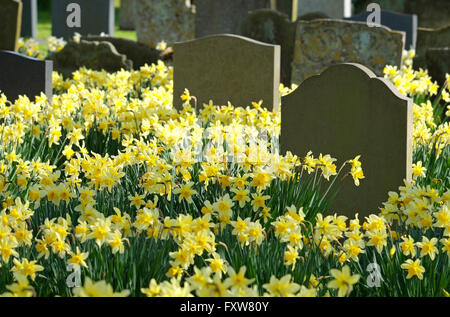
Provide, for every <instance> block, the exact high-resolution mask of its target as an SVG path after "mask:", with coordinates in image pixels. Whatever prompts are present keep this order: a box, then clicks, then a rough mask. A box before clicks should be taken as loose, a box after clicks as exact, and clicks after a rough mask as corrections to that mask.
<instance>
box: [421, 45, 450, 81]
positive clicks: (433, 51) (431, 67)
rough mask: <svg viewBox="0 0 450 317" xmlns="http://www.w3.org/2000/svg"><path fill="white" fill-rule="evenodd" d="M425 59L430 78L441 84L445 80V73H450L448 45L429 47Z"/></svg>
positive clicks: (449, 50)
mask: <svg viewBox="0 0 450 317" xmlns="http://www.w3.org/2000/svg"><path fill="white" fill-rule="evenodd" d="M449 45H450V44H449ZM426 61H427V69H428V72H429V74H430V76H431V78H432V79H433V80H436V81H437V82H438V83H439V84H440V85H443V84H444V82H445V81H446V76H445V75H446V74H450V46H447V47H440V48H429V49H428V50H427V53H426Z"/></svg>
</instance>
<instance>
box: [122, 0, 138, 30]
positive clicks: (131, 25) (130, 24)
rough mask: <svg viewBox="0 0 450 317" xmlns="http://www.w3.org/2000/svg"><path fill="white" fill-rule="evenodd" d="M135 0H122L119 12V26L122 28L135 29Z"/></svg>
mask: <svg viewBox="0 0 450 317" xmlns="http://www.w3.org/2000/svg"><path fill="white" fill-rule="evenodd" d="M134 1H135V0H121V1H120V12H119V27H120V29H121V30H134V29H135V16H136V12H135V3H134Z"/></svg>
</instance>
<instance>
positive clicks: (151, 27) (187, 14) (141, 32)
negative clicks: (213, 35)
mask: <svg viewBox="0 0 450 317" xmlns="http://www.w3.org/2000/svg"><path fill="white" fill-rule="evenodd" d="M135 10H136V11H135V12H136V32H137V38H138V41H139V42H141V43H144V44H146V45H150V46H151V47H153V48H155V47H156V46H157V44H158V43H159V42H162V41H164V42H166V43H168V44H169V45H172V44H173V43H176V42H182V41H188V40H192V39H194V32H195V14H194V11H193V10H194V7H193V6H192V5H191V3H190V1H189V0H186V1H185V0H165V1H161V0H135Z"/></svg>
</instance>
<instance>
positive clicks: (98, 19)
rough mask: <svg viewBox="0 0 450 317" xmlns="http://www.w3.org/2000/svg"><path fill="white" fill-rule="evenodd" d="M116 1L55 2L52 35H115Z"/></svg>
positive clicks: (75, 0) (53, 2)
mask: <svg viewBox="0 0 450 317" xmlns="http://www.w3.org/2000/svg"><path fill="white" fill-rule="evenodd" d="M114 14H115V13H114V0H53V1H52V35H54V36H56V37H63V38H64V39H66V40H67V39H71V38H72V37H73V35H74V33H75V32H78V33H80V34H81V35H98V34H101V33H105V34H108V35H110V36H113V35H114Z"/></svg>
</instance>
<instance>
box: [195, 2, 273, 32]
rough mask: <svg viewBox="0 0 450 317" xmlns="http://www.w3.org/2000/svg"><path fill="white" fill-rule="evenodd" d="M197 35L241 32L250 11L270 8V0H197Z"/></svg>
mask: <svg viewBox="0 0 450 317" xmlns="http://www.w3.org/2000/svg"><path fill="white" fill-rule="evenodd" d="M195 8H196V13H195V37H196V38H199V37H204V36H208V35H214V34H224V33H227V34H236V35H242V34H241V25H242V22H243V21H244V19H245V18H246V17H247V15H248V13H249V12H250V11H254V10H257V9H262V8H270V1H269V0H227V1H222V0H196V1H195Z"/></svg>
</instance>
